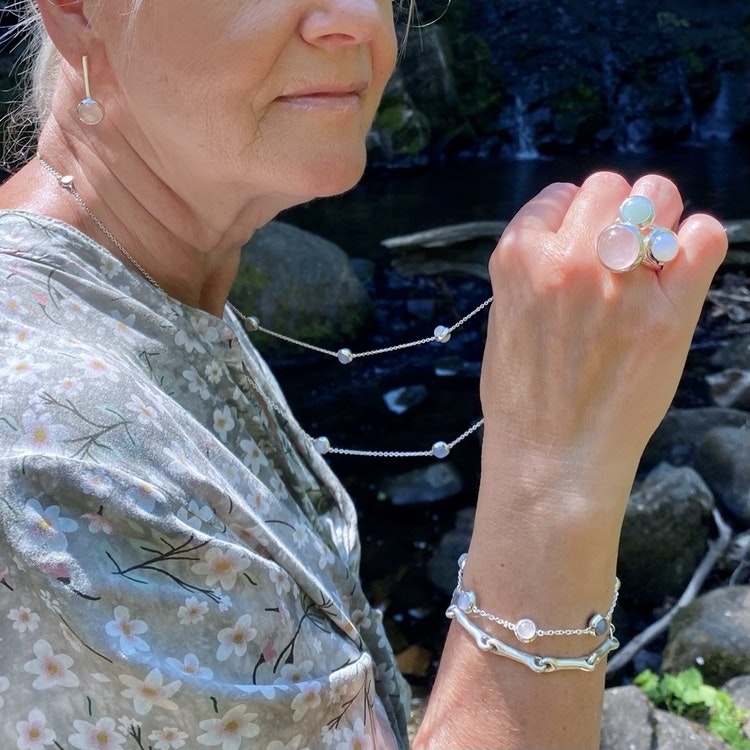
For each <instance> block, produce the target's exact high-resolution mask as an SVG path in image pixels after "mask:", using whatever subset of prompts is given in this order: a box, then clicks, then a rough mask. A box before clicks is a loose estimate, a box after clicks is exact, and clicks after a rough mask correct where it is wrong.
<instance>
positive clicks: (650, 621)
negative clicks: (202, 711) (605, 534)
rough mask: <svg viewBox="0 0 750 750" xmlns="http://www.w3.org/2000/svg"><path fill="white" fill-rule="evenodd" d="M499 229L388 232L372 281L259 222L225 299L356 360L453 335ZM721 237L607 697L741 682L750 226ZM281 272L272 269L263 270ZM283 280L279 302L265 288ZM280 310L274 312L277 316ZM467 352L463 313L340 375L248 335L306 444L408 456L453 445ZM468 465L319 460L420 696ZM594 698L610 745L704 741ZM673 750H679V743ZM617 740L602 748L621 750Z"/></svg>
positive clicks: (640, 711) (650, 504) (463, 524)
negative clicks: (339, 496)
mask: <svg viewBox="0 0 750 750" xmlns="http://www.w3.org/2000/svg"><path fill="white" fill-rule="evenodd" d="M499 229H501V226H500V225H497V226H495V225H494V224H493V226H491V227H489V225H486V224H485V223H480V224H478V225H474V226H466V225H464V226H462V227H459V228H456V227H450V228H447V229H443V230H439V231H438V230H432V231H430V232H427V233H424V234H419V235H417V236H416V237H414V236H413V237H410V238H397V239H394V240H392V241H390V242H387V243H386V244H388V245H389V246H390V247H391V256H390V260H389V263H387V264H386V265H385V267H383V268H378V267H376V266H373V265H372V264H371V263H362V262H356V261H355V262H353V263H352V262H351V261H349V259H348V258H347V256H346V255H345V254H344V253H342V252H340V251H335V250H334V249H332V248H331V247H330V244H329V243H327V242H325V241H319V239H318V238H315V237H314V236H311V235H309V233H302V234H301V233H300V230H297V229H294V228H289V227H283V226H282V227H279V226H276V227H274V226H272V227H270V228H269V229H267V230H264V232H263V233H261V235H260V236H259V237H256V238H255V239H254V240H253V243H251V247H250V248H248V250H247V253H248V259H249V258H250V257H252V261H251V263H250V261H249V260H248V268H251V269H252V270H251V271H249V273H250V276H247V275H245V276H243V275H242V274H241V276H240V283H239V285H238V287H237V296H236V297H235V301H236V303H237V304H238V306H239V307H240V308H241V309H243V310H245V311H247V312H249V313H256V312H257V311H258V310H260V311H261V312H260V313H259V317H261V321H262V322H263V324H264V325H266V326H268V327H270V328H272V329H274V330H278V331H286V332H293V333H294V335H295V336H299V337H300V338H303V339H306V340H314V341H315V342H316V343H318V344H320V345H323V346H332V347H333V348H334V349H335V348H338V346H340V345H341V343H342V342H346V343H347V344H349V343H351V342H355V344H356V346H354V345H352V346H353V348H354V349H355V351H357V350H362V349H373V348H380V347H386V346H390V345H393V344H394V343H399V342H401V341H405V340H411V339H415V338H421V337H423V336H425V335H427V336H429V335H430V334H431V333H432V329H433V328H434V327H435V325H437V324H445V325H452V323H454V322H455V321H456V320H458V319H460V318H461V317H462V316H463V315H465V314H466V313H467V312H469V311H470V310H471V309H473V308H474V307H475V306H476V305H477V304H479V303H480V302H481V301H482V300H483V299H484V298H485V297H486V295H487V293H488V285H487V281H486V274H485V272H484V271H483V268H484V265H485V263H486V259H487V256H488V254H489V252H490V250H491V247H492V245H493V244H494V235H495V233H496V231H497V230H499ZM264 234H267V237H266V238H265V239H264V236H263V235H264ZM269 238H271V239H272V242H271V243H270V244H269V243H268V242H267V240H268V239H269ZM731 238H732V252H731V253H730V256H729V258H728V260H727V263H726V264H725V267H724V268H723V269H722V271H721V273H720V274H719V276H718V277H717V279H716V281H715V284H714V286H713V288H712V290H711V292H710V295H709V300H708V301H707V303H706V307H705V310H704V313H703V316H702V318H701V321H700V324H699V326H698V330H697V332H696V337H695V341H694V343H693V347H692V350H691V353H690V356H689V360H688V367H687V370H686V374H685V377H684V378H683V382H682V383H681V385H680V389H679V391H678V394H677V397H676V399H675V404H674V407H673V408H672V409H671V410H670V412H669V414H668V415H667V417H666V419H665V420H664V422H663V423H662V425H661V426H660V428H659V429H658V430H657V432H656V434H655V435H654V437H653V439H652V440H651V442H650V443H649V446H648V448H647V450H646V452H645V454H644V457H643V460H642V464H641V469H640V471H639V475H638V479H637V482H636V484H635V486H634V488H633V492H632V496H631V500H630V504H629V508H628V511H627V515H626V521H625V525H624V529H623V540H622V547H621V553H620V561H619V571H620V577H621V579H622V581H623V588H622V594H621V598H620V606H619V607H618V610H617V613H616V618H615V623H616V625H617V629H618V636H620V638H621V640H622V642H623V648H622V649H621V651H620V654H621V655H622V654H625V657H626V658H625V659H621V658H619V657H618V656H617V655H615V657H613V659H612V661H611V667H612V668H611V669H610V677H609V681H610V684H611V685H613V686H615V685H627V684H628V683H629V681H630V680H631V679H632V677H633V676H634V674H635V673H637V672H639V671H641V670H642V669H644V668H651V669H654V670H658V669H659V668H661V667H662V666H663V668H665V669H669V670H670V671H679V670H681V669H684V668H686V667H688V666H694V665H699V666H700V668H701V671H702V672H703V674H704V677H705V679H706V681H707V682H709V683H710V684H713V685H716V686H721V685H723V684H725V683H726V682H727V681H729V680H732V679H735V678H738V677H741V676H743V675H750V660H749V659H748V654H750V290H749V289H748V268H750V222H734V223H733V225H732V227H731ZM271 245H272V246H273V250H272V251H269V249H268V248H269V247H270V246H271ZM279 262H282V263H283V266H284V269H285V273H284V274H277V273H274V272H273V268H274V267H275V265H274V264H278V263H279ZM320 268H325V269H326V273H325V274H321V273H319V269H320ZM316 269H318V270H316ZM280 277H284V279H285V281H284V283H285V285H286V286H285V287H284V289H283V290H280V289H279V288H278V287H277V286H276V284H277V283H278V282H276V281H275V280H276V279H279V278H280ZM243 278H244V279H245V282H243V281H242V280H243ZM363 278H364V282H363V281H362V279H363ZM243 283H244V286H243ZM290 285H291V286H290ZM290 289H291V291H290ZM248 290H250V292H249V293H248ZM280 296H281V297H283V299H284V300H285V304H284V305H279V304H278V302H274V300H278V299H279V297H280ZM323 322H325V325H323ZM355 324H356V325H355ZM482 338H483V323H482V319H481V316H476V318H475V319H472V321H470V322H469V323H467V324H466V325H465V326H464V327H462V329H461V330H460V331H458V332H456V334H455V335H454V336H453V337H452V339H451V341H450V342H448V343H447V344H444V345H438V344H431V345H428V346H423V347H418V348H416V349H414V350H409V351H408V352H406V353H403V352H396V353H393V354H390V355H387V356H385V357H383V358H374V360H373V361H369V358H368V359H367V360H357V361H356V362H354V363H353V364H351V365H347V366H346V367H345V368H342V367H341V365H339V364H338V362H337V361H336V360H335V358H332V357H325V356H319V355H314V354H311V353H310V352H309V351H305V350H299V349H298V348H296V347H288V346H286V347H279V346H278V345H277V342H269V341H268V340H264V339H262V338H257V339H256V340H257V342H258V344H259V345H260V346H261V347H265V348H266V351H267V353H268V356H269V357H270V359H271V361H272V363H273V364H274V368H275V370H276V372H277V374H278V375H279V377H280V379H281V381H282V384H283V385H284V387H285V389H286V391H287V393H288V396H289V400H290V402H291V404H292V406H293V408H294V409H295V411H296V412H297V414H298V417H299V418H300V421H301V422H302V424H303V425H305V426H306V428H307V429H308V431H309V432H310V433H311V434H312V435H319V434H325V435H327V436H328V437H329V439H331V441H332V442H334V443H335V444H339V445H347V446H350V447H360V448H368V449H383V448H387V449H389V450H394V449H396V450H399V449H402V450H406V449H413V448H415V447H418V448H425V447H426V448H428V449H429V446H430V445H432V443H433V442H435V440H436V439H437V438H440V439H450V438H453V437H454V436H455V435H458V434H460V433H461V432H462V431H463V430H465V429H466V427H467V426H469V424H470V423H471V422H472V421H473V417H474V416H475V415H476V416H478V408H479V407H478V402H477V399H476V377H477V375H478V370H479V362H480V357H481V349H482ZM269 343H271V344H272V345H271V346H269ZM478 452H479V440H478V439H477V438H476V436H475V435H472V436H469V437H468V438H467V439H466V440H464V441H463V442H462V443H461V444H460V445H459V446H457V447H456V448H455V449H454V451H452V452H451V455H450V456H449V458H448V459H446V460H444V461H439V462H438V461H437V460H429V459H417V460H415V461H405V460H404V459H390V460H388V459H384V460H373V459H357V458H349V457H345V458H342V457H333V458H332V459H331V463H332V464H333V465H334V468H335V469H336V470H337V471H338V473H339V475H340V476H342V478H343V480H344V481H345V483H346V484H347V485H348V486H349V488H350V490H351V492H352V494H353V496H354V497H355V498H356V501H357V504H358V508H359V510H360V518H361V521H360V523H361V533H362V537H363V542H364V551H363V576H364V578H365V581H366V584H367V586H368V589H369V593H370V596H371V598H372V600H373V601H374V603H375V604H376V605H377V606H379V607H381V608H382V609H383V610H384V612H385V614H386V619H387V621H388V624H389V629H390V635H391V638H392V641H393V643H394V646H395V648H396V650H397V652H399V653H400V663H401V666H402V669H403V670H404V672H406V673H407V674H408V676H409V678H410V680H411V682H412V684H413V686H414V688H415V694H416V695H417V696H422V698H423V697H424V696H425V695H426V694H427V692H428V691H429V684H430V680H431V678H432V675H433V674H434V669H435V667H436V664H437V661H438V659H439V654H440V646H441V643H442V640H443V638H444V635H445V627H446V626H445V620H444V617H443V611H444V608H445V604H446V601H447V597H448V596H449V594H450V591H451V590H452V588H453V586H454V582H455V560H456V558H457V556H458V554H460V552H462V551H464V550H465V548H466V546H467V544H468V538H469V536H470V533H471V526H472V520H473V512H472V505H473V498H474V495H475V492H476V482H477V467H478ZM676 605H678V606H676ZM650 626H651V631H650V632H648V631H647V629H648V628H649V627H650ZM654 628H655V629H654ZM644 631H647V632H646V636H647V637H646V638H645V639H644V638H643V633H644ZM639 637H640V638H641V642H640V645H639V641H638V640H637V639H638V638H639ZM629 642H630V643H631V646H630V647H629V646H628V643H629ZM633 643H635V645H636V646H637V648H636V649H635V650H634V651H633V650H632V648H633V647H632V644H633ZM631 651H632V653H631ZM616 659H618V661H615V660H616ZM742 684H743V685H744V684H745V683H742ZM746 693H747V691H746V690H745V691H744V692H743V691H740V698H738V700H746ZM623 696H624V697H623ZM742 696H745V697H742ZM607 701H608V703H607V705H608V706H609V708H608V714H607V715H608V716H611V717H612V722H613V727H612V728H610V729H607V730H606V731H608V732H610V733H611V736H612V737H615V738H618V737H622V736H624V735H622V732H623V731H625V729H627V728H628V727H631V728H632V727H634V726H636V725H637V726H640V727H641V728H640V729H639V730H638V731H639V732H640V734H639V735H638V736H639V737H640V739H639V740H638V742H646V739H644V738H647V737H648V738H651V739H649V740H648V741H649V742H651V741H652V740H653V741H654V742H656V744H654V745H653V747H660V748H661V747H664V748H666V747H677V746H679V747H694V748H702V747H719V745H715V744H714V745H712V744H710V742H711V741H712V740H707V739H706V740H705V742H704V739H702V738H703V737H704V735H703V734H701V733H700V731H699V730H698V729H696V728H695V727H693V726H692V725H687V726H682V725H681V723H680V722H681V721H685V720H677V719H674V718H673V717H665V716H663V715H662V714H661V713H658V712H656V709H652V708H648V706H647V705H646V704H644V703H643V701H642V699H641V698H639V697H637V696H635V697H634V694H633V693H632V692H629V691H628V690H622V689H620V690H619V691H614V692H612V694H611V696H608V699H607ZM613 707H615V708H613ZM646 709H648V710H646ZM623 716H626V717H627V718H626V719H624V720H623V719H622V717H623ZM617 717H619V718H617ZM616 719H617V721H615V720H616ZM623 721H624V724H623ZM618 722H619V723H618ZM615 725H617V726H615ZM606 726H607V725H606V723H605V727H606ZM618 726H619V728H617V727H618ZM680 727H681V728H680ZM649 732H650V734H649ZM607 736H609V735H607ZM659 737H661V738H662V739H661V740H658V738H659ZM669 737H671V738H672V740H671V741H672V742H673V744H672V745H669V744H668V742H667V739H665V738H669ZM675 737H678V738H679V737H681V738H683V740H684V742H683V744H679V743H677V744H674V743H675V742H676V740H675V739H674V738H675ZM688 737H693V739H690V740H689V742H688V740H687V739H685V738H688ZM654 738H657V739H654ZM696 738H697V739H696ZM657 740H658V742H657ZM617 742H619V740H617V741H614V740H612V742H610V744H609V745H607V743H606V742H605V743H604V747H611V748H613V749H614V748H615V747H618V748H619V747H622V745H618V744H617ZM633 742H635V740H633ZM659 742H661V744H659ZM690 743H692V744H690ZM700 743H703V744H700ZM707 743H709V744H707ZM633 746H634V747H641V746H643V747H651V745H639V744H638V743H637V742H636V743H635V744H634V745H633Z"/></svg>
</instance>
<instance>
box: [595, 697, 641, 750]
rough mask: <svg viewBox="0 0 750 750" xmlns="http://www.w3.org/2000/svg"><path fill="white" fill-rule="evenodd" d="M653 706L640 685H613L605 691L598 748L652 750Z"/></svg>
mask: <svg viewBox="0 0 750 750" xmlns="http://www.w3.org/2000/svg"><path fill="white" fill-rule="evenodd" d="M653 711H654V707H653V705H652V703H651V701H650V700H649V699H648V698H647V697H646V696H645V694H644V693H643V691H642V690H641V689H640V688H637V687H635V686H628V687H616V688H611V689H609V690H606V691H605V693H604V710H603V711H602V730H601V750H626V749H627V750H653V744H652V738H653V726H652V724H651V721H652V713H653Z"/></svg>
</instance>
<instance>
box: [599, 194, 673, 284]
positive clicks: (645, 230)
mask: <svg viewBox="0 0 750 750" xmlns="http://www.w3.org/2000/svg"><path fill="white" fill-rule="evenodd" d="M655 216H656V209H655V208H654V204H653V202H652V201H651V200H650V199H649V198H646V197H645V196H643V195H631V196H630V197H629V198H626V199H625V200H624V201H623V202H622V203H621V204H620V209H619V219H620V220H619V221H618V222H615V223H614V224H610V225H609V226H608V227H605V228H604V229H603V230H602V232H601V233H600V234H599V237H598V238H597V240H596V253H597V256H598V257H599V262H600V263H601V264H602V265H603V266H604V267H605V268H607V269H609V270H610V271H613V272H614V273H626V272H627V271H632V270H633V269H634V268H637V267H638V266H639V265H641V264H643V265H644V266H646V267H647V268H651V269H653V270H655V271H660V270H661V269H662V268H663V267H664V265H665V264H666V263H669V262H671V261H673V260H674V259H675V257H677V253H678V252H679V250H680V241H679V239H678V238H677V235H676V234H675V233H674V232H673V231H672V230H671V229H667V228H666V227H660V226H657V225H656V224H654V218H655Z"/></svg>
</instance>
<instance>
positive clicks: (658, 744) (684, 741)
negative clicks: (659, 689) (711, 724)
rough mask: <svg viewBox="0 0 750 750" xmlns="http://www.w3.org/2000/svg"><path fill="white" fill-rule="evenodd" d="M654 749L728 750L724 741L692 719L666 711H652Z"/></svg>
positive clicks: (728, 747)
mask: <svg viewBox="0 0 750 750" xmlns="http://www.w3.org/2000/svg"><path fill="white" fill-rule="evenodd" d="M654 721H655V726H654V744H653V747H654V748H655V749H656V750H730V746H729V745H727V743H726V742H723V741H722V740H720V739H719V738H718V737H717V736H716V735H714V734H711V732H709V731H708V730H707V729H706V728H705V727H703V726H701V725H700V724H696V723H695V722H693V721H689V720H688V719H684V718H682V717H681V716H675V715H674V714H670V713H668V712H667V711H660V710H656V711H654Z"/></svg>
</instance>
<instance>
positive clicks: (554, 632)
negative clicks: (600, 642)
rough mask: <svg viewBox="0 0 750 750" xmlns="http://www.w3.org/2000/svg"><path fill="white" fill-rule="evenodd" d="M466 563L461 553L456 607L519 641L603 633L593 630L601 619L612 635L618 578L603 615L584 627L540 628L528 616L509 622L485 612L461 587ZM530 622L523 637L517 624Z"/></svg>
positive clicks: (455, 595) (618, 585)
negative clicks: (526, 633) (462, 603)
mask: <svg viewBox="0 0 750 750" xmlns="http://www.w3.org/2000/svg"><path fill="white" fill-rule="evenodd" d="M465 563H466V555H465V554H464V555H461V557H460V558H459V561H458V583H457V585H456V592H455V594H454V602H460V600H461V595H464V602H465V604H464V606H462V605H461V603H458V604H456V606H458V608H459V609H460V610H461V611H462V612H465V613H466V614H475V615H479V616H480V617H483V618H485V619H486V620H491V621H492V622H494V623H497V624H498V625H500V626H501V627H503V628H505V629H506V630H510V631H511V632H512V633H514V634H515V635H516V637H517V638H518V639H519V640H521V641H530V640H534V639H535V638H541V637H544V636H564V635H603V633H597V632H596V630H595V627H594V625H593V624H592V623H593V622H598V621H601V622H603V623H606V626H607V627H606V632H609V634H610V636H611V635H614V626H613V625H612V616H613V615H614V612H615V607H616V606H617V600H618V598H619V596H620V579H619V578H617V577H615V585H614V594H613V597H612V604H611V605H610V607H609V609H608V610H607V613H606V614H605V615H594V616H593V617H592V618H590V620H589V624H588V625H587V626H586V627H585V628H556V629H541V628H537V627H536V625H535V624H534V622H533V620H530V619H529V618H523V619H521V620H518V621H517V622H511V621H510V620H505V619H503V618H502V617H498V616H497V615H493V614H492V613H491V612H487V611H486V610H484V609H482V608H481V607H479V606H478V605H477V603H476V597H475V595H474V592H473V591H465V590H464V588H463V574H464V565H465ZM522 622H523V623H530V624H531V625H533V629H532V631H531V632H532V633H533V635H532V636H531V638H528V639H527V638H524V637H522V635H520V634H519V625H520V624H521V623H522Z"/></svg>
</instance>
